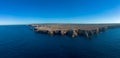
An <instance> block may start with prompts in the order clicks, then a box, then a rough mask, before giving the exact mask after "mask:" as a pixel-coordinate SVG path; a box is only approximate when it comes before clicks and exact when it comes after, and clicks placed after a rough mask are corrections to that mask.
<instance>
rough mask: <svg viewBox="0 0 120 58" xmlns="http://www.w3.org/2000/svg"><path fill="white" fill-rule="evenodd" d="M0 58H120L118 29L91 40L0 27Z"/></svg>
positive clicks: (18, 27)
mask: <svg viewBox="0 0 120 58" xmlns="http://www.w3.org/2000/svg"><path fill="white" fill-rule="evenodd" d="M0 58H120V28H115V29H109V30H107V31H105V32H102V33H100V34H98V35H96V36H94V37H93V38H91V39H87V38H84V37H76V38H71V37H68V36H49V35H46V34H39V33H36V32H33V31H32V30H30V26H25V25H13V26H12V25H11V26H10V25H9V26H0Z"/></svg>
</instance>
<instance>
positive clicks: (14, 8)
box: [0, 0, 120, 25]
mask: <svg viewBox="0 0 120 58" xmlns="http://www.w3.org/2000/svg"><path fill="white" fill-rule="evenodd" d="M33 23H120V0H0V25H4V24H33Z"/></svg>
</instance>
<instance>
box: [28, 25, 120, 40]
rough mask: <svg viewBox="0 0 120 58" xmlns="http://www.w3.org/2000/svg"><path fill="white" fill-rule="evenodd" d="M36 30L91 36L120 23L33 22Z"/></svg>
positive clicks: (74, 35) (53, 33)
mask: <svg viewBox="0 0 120 58" xmlns="http://www.w3.org/2000/svg"><path fill="white" fill-rule="evenodd" d="M30 26H32V27H33V30H34V31H35V32H39V33H46V34H50V35H69V36H71V37H76V36H79V35H81V36H84V37H87V38H90V37H91V36H94V35H96V34H98V33H100V32H103V31H105V30H107V29H109V28H116V27H120V24H31V25H30Z"/></svg>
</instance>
